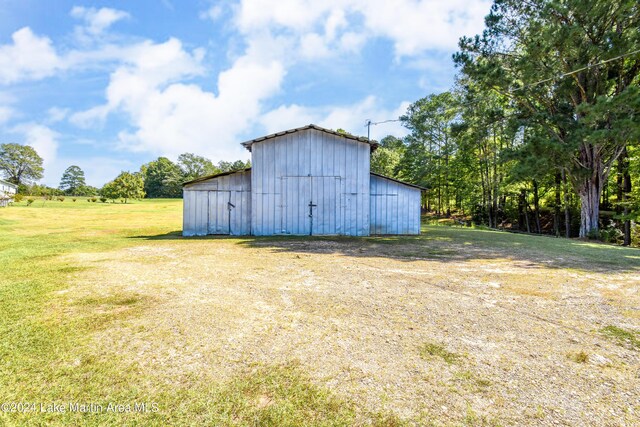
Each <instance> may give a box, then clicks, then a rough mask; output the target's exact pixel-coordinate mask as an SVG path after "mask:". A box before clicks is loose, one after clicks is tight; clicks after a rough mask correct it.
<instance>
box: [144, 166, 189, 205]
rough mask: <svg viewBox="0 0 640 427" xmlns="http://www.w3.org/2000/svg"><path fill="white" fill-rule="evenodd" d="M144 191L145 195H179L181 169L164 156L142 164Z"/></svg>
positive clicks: (181, 176) (181, 177)
mask: <svg viewBox="0 0 640 427" xmlns="http://www.w3.org/2000/svg"><path fill="white" fill-rule="evenodd" d="M140 170H141V173H142V171H144V191H145V193H146V195H147V197H151V198H156V197H180V195H181V194H182V181H183V175H182V170H181V169H180V167H179V166H178V165H176V164H175V163H173V162H172V161H171V160H169V159H167V158H166V157H158V159H157V160H154V161H152V162H149V163H147V164H146V165H143V167H142V168H141V169H140Z"/></svg>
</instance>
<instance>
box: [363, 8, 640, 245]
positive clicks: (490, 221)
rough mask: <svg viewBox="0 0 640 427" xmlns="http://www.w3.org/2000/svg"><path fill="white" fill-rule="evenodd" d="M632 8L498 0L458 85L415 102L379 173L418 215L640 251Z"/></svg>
mask: <svg viewBox="0 0 640 427" xmlns="http://www.w3.org/2000/svg"><path fill="white" fill-rule="evenodd" d="M639 9H640V6H639V4H638V2H637V1H629V0H613V1H604V0H593V1H583V0H564V1H561V2H557V1H549V0H528V1H526V2H523V1H521V0H496V1H495V2H494V4H493V6H492V8H491V12H490V14H489V15H488V16H487V17H486V19H485V24H486V28H485V30H484V31H483V33H482V34H480V35H477V36H475V37H464V38H462V39H461V40H460V43H459V47H460V49H459V51H458V52H457V53H456V54H455V55H454V56H453V60H454V63H455V64H456V66H457V68H458V74H457V78H456V84H455V85H454V87H453V88H452V89H451V90H449V91H447V92H444V93H439V94H432V95H429V96H427V97H425V98H423V99H420V100H418V101H416V102H414V103H413V104H412V105H411V106H410V107H409V109H408V111H407V113H406V114H405V115H403V116H402V117H401V118H400V120H401V121H402V122H403V124H404V125H405V126H406V127H407V128H408V129H409V131H410V134H409V135H408V136H407V137H406V138H403V139H402V140H398V139H397V138H393V137H387V138H384V139H383V140H382V141H381V148H380V149H379V150H377V151H376V152H375V153H374V156H373V159H372V165H373V167H374V169H376V170H378V171H380V172H382V173H387V174H390V175H392V176H395V177H397V178H400V179H405V180H408V181H410V182H413V183H416V184H420V185H422V186H425V187H427V188H429V191H428V192H427V193H426V196H425V198H424V204H425V206H424V207H425V209H427V210H430V211H433V212H435V213H436V214H439V215H454V216H456V215H457V216H464V217H467V218H470V219H472V220H473V221H475V222H476V223H480V224H485V225H487V226H489V227H492V228H500V227H502V228H511V229H516V230H521V231H525V232H532V233H550V234H555V235H558V236H566V237H574V236H579V237H583V238H585V237H586V238H601V239H604V240H609V241H616V242H620V243H624V244H626V245H629V244H630V243H631V241H632V239H633V240H634V241H635V242H636V244H638V241H639V240H640V231H639V230H638V227H637V225H635V222H636V221H637V220H638V216H639V215H640V192H639V191H638V190H639V188H640V182H638V181H639V180H640V164H639V160H640V148H639V144H638V140H639V139H640V90H639V87H640V12H639Z"/></svg>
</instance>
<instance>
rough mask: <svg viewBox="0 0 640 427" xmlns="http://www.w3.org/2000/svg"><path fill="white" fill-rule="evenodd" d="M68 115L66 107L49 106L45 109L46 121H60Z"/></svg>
mask: <svg viewBox="0 0 640 427" xmlns="http://www.w3.org/2000/svg"><path fill="white" fill-rule="evenodd" d="M68 115H69V109H68V108H60V107H51V108H49V109H48V110H47V123H57V122H61V121H62V120H64V119H66V118H67V116H68Z"/></svg>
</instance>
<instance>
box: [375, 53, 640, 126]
mask: <svg viewBox="0 0 640 427" xmlns="http://www.w3.org/2000/svg"><path fill="white" fill-rule="evenodd" d="M636 53H640V49H636V50H634V51H631V52H626V53H623V54H621V55H618V56H615V57H613V58H609V59H605V60H604V61H600V62H597V63H595V64H589V65H586V66H584V67H582V68H578V69H576V70H573V71H569V72H567V73H562V74H560V75H557V76H554V77H549V78H546V79H543V80H539V81H537V82H534V83H530V84H528V85H524V86H521V87H518V88H515V89H510V90H508V91H507V92H506V93H508V94H511V93H514V92H518V91H521V90H524V89H528V88H531V87H534V86H538V85H540V84H542V83H547V82H550V81H553V80H559V79H563V78H565V77H568V76H571V75H573V74H576V73H579V72H581V71H585V70H589V69H591V68H594V67H599V66H601V65H604V64H607V63H609V62H613V61H617V60H618V59H622V58H624V57H627V56H631V55H635V54H636ZM510 117H511V116H509V117H503V118H501V119H498V120H497V121H502V120H505V119H507V118H510ZM399 121H400V119H390V120H383V121H380V122H372V121H371V120H370V119H367V120H366V121H365V127H366V128H367V139H370V138H369V135H370V133H371V132H370V131H371V125H374V126H375V125H379V124H383V123H389V122H399Z"/></svg>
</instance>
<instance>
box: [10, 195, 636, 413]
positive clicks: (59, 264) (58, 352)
mask: <svg viewBox="0 0 640 427" xmlns="http://www.w3.org/2000/svg"><path fill="white" fill-rule="evenodd" d="M181 215H182V202H181V200H144V201H140V202H134V203H130V204H103V203H100V202H98V203H88V202H87V201H86V200H84V199H79V200H78V201H77V202H72V201H71V200H70V199H67V200H65V201H64V202H57V201H47V202H45V203H43V202H42V201H40V200H39V201H36V202H35V203H33V205H31V206H29V207H27V206H26V204H25V203H24V202H23V203H19V204H16V205H15V206H13V207H9V208H6V209H0V272H1V275H0V361H1V362H0V404H2V403H11V402H15V403H37V404H38V406H37V407H36V408H35V412H33V410H34V408H32V407H31V408H28V409H29V410H30V411H31V412H30V413H27V414H18V413H10V412H2V411H0V425H43V424H45V423H46V424H48V425H80V424H82V425H123V424H137V425H203V424H209V425H260V426H262V425H273V426H282V425H285V426H286V425H290V426H297V425H344V426H347V425H353V424H362V425H402V424H403V423H407V424H413V425H417V424H420V423H423V422H429V423H433V424H436V425H450V424H451V425H460V424H465V423H466V424H468V425H479V424H482V423H487V424H500V422H498V421H495V422H494V421H491V420H488V419H485V418H482V417H481V418H477V417H476V416H475V415H474V414H471V415H472V416H469V414H467V415H465V416H462V418H459V419H457V418H452V419H440V418H438V417H437V416H436V417H435V418H432V417H429V416H426V415H425V418H420V417H417V418H416V417H414V416H412V417H409V418H405V417H403V416H401V415H398V414H395V413H394V412H393V411H388V410H386V409H380V410H375V411H371V410H370V409H367V408H364V407H363V406H361V405H360V404H359V403H358V401H357V399H351V398H350V396H345V395H343V394H340V393H336V392H334V391H333V390H332V389H331V387H327V386H325V385H323V384H322V382H321V381H317V380H314V379H313V378H312V377H311V376H310V375H309V373H308V372H307V371H306V369H305V368H304V366H301V365H299V364H298V363H296V362H295V361H292V362H290V363H289V362H287V363H284V364H283V363H274V364H269V363H257V362H256V363H252V364H249V365H242V366H238V369H235V370H233V375H232V376H230V377H225V378H220V379H219V380H217V381H216V380H213V381H211V377H209V376H205V375H204V374H203V375H202V376H200V375H198V373H197V372H196V373H190V374H189V375H187V376H185V377H184V378H183V379H182V380H181V381H180V383H172V382H171V381H170V380H169V379H167V381H159V380H158V378H161V379H162V373H158V372H148V371H146V370H145V369H143V368H141V365H140V364H139V363H137V362H135V357H133V360H134V361H133V362H132V357H131V355H126V354H118V353H107V352H102V351H98V352H96V351H94V347H95V346H96V337H97V336H103V335H104V334H109V331H110V330H111V329H110V328H111V327H112V326H113V325H114V324H115V322H120V323H122V322H127V321H129V320H131V321H132V322H133V321H134V320H135V319H137V318H138V317H140V316H143V315H144V314H145V313H146V312H148V311H149V310H150V309H149V306H147V304H150V305H153V301H152V300H150V299H149V298H148V297H146V296H143V295H141V294H138V293H135V292H134V293H131V294H115V295H111V294H110V295H107V296H105V295H104V294H103V293H101V292H100V289H101V287H102V286H103V284H102V279H101V272H100V268H101V267H100V264H99V263H97V264H92V263H90V262H78V261H77V258H74V256H72V255H73V254H91V253H95V254H101V253H108V252H110V251H117V250H122V249H125V248H134V247H136V246H139V245H144V244H147V243H148V242H150V241H151V242H160V243H162V244H166V245H168V246H175V245H181V246H180V247H182V248H184V247H188V246H189V245H191V244H193V245H200V246H201V247H202V250H210V249H211V248H213V247H214V246H215V245H216V242H220V241H225V242H226V241H228V242H231V243H233V244H234V245H236V246H237V247H238V248H252V249H257V250H260V248H263V247H268V248H269V250H270V251H276V252H277V251H282V252H286V251H291V250H293V252H295V253H304V245H305V244H306V243H305V242H307V238H300V237H289V238H264V239H259V238H244V239H229V238H227V239H225V238H212V237H208V238H190V239H183V238H181V237H180V234H179V230H180V228H181V220H182V218H181ZM314 241H319V242H324V241H326V242H337V244H338V245H339V248H338V249H336V251H338V252H340V253H339V255H340V256H345V257H346V256H352V255H353V256H362V257H366V258H367V259H376V258H380V259H384V258H389V259H400V260H404V261H406V262H412V261H414V260H425V261H430V260H436V261H437V262H439V263H441V264H446V263H451V264H455V263H462V262H466V261H468V260H474V261H478V262H485V261H486V262H490V261H491V260H496V259H505V258H508V259H511V260H513V261H514V262H516V261H517V262H520V263H534V264H536V265H543V266H545V268H549V269H550V270H555V271H566V272H579V273H580V274H583V273H584V274H592V273H598V274H608V273H612V274H617V273H620V274H623V273H628V272H634V271H635V272H638V271H640V251H639V250H636V249H628V248H620V247H613V246H607V245H601V244H595V243H588V242H581V241H574V240H563V239H554V238H548V237H535V236H525V235H513V234H507V233H500V232H492V231H484V230H475V229H470V228H455V227H444V226H425V227H424V228H423V234H422V235H421V236H419V237H380V238H375V237H371V238H364V239H355V238H314ZM203 245H208V246H206V247H203ZM291 247H293V249H291ZM207 248H208V249H207ZM408 268H410V267H408ZM140 274H141V275H142V276H144V273H143V272H141V273H140ZM94 277H95V278H96V280H95V283H93V286H95V289H96V292H95V294H91V295H89V296H83V297H82V298H75V296H74V295H69V292H74V290H73V289H74V288H73V287H72V286H70V283H72V282H75V281H77V280H78V278H80V279H82V280H84V281H85V282H91V281H92V278H94ZM142 278H144V277H142ZM229 285H230V286H231V285H233V284H232V283H230V284H229ZM72 296H73V297H74V298H73V299H71V297H72ZM632 318H633V317H632ZM616 327H617V326H616ZM616 331H617V329H616ZM622 331H623V332H622V333H618V336H617V337H615V339H614V341H616V340H617V341H620V340H623V338H624V337H623V338H619V337H620V336H621V334H623V333H628V334H631V335H629V336H631V338H632V339H634V340H637V338H633V337H634V335H633V334H634V333H633V332H628V331H627V332H625V331H626V329H622ZM116 333H117V332H116ZM596 333H597V331H596ZM150 336H153V334H152V333H150ZM603 336H607V335H606V334H603ZM211 339H215V337H212V338H211ZM617 341H616V342H617ZM621 342H622V341H621ZM635 342H637V341H634V343H635ZM622 344H624V343H622ZM429 345H430V347H423V349H422V350H420V351H422V352H425V354H426V356H428V357H427V359H429V357H432V356H431V355H432V354H437V355H438V356H440V357H441V358H445V356H447V357H449V356H450V355H451V354H455V353H449V352H448V350H445V349H444V348H442V347H440V344H437V343H434V344H429ZM424 348H427V350H424ZM434 349H435V350H434ZM436 350H437V351H436ZM452 360H453V358H452ZM454 365H455V364H454ZM447 369H448V368H447ZM69 402H79V403H95V404H99V405H102V406H103V407H104V408H106V407H107V406H108V405H109V403H113V402H116V403H121V404H124V405H126V404H131V405H133V403H134V402H138V403H141V402H145V403H147V404H148V405H149V406H147V409H148V410H147V412H142V413H141V412H129V411H128V408H126V407H123V408H121V409H122V410H123V411H124V412H122V413H118V412H104V411H103V412H101V413H85V414H81V413H76V412H71V413H70V412H66V413H49V412H41V407H40V404H41V403H42V404H43V405H44V406H43V409H44V410H47V409H48V405H49V404H53V403H58V404H60V403H63V404H67V405H68V403H69ZM152 403H153V404H156V405H157V409H158V410H157V412H156V411H154V410H153V409H154V408H155V406H154V407H152V406H151V404H152ZM67 409H68V406H67ZM129 409H132V408H129ZM465 420H466V421H465Z"/></svg>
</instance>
